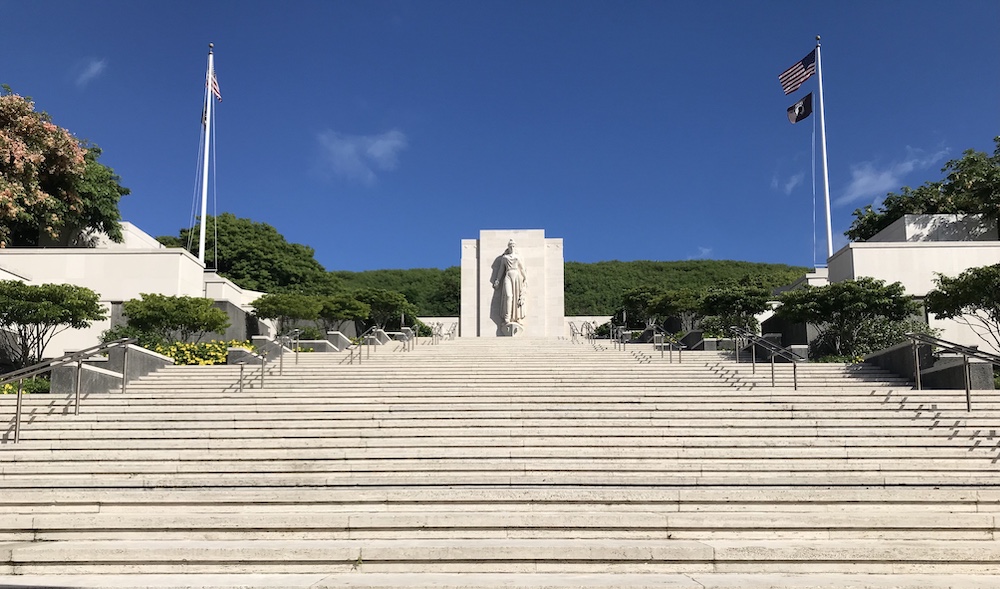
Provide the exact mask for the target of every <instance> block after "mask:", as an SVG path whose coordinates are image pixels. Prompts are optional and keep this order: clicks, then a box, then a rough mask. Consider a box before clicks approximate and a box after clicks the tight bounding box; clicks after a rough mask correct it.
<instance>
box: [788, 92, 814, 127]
mask: <svg viewBox="0 0 1000 589" xmlns="http://www.w3.org/2000/svg"><path fill="white" fill-rule="evenodd" d="M812 112H813V95H812V92H810V93H809V94H806V95H805V96H803V97H802V100H800V101H798V102H796V103H795V104H793V105H792V106H789V107H788V122H789V123H792V124H795V123H797V122H799V121H801V120H802V119H804V118H806V117H808V116H809V115H811V114H812Z"/></svg>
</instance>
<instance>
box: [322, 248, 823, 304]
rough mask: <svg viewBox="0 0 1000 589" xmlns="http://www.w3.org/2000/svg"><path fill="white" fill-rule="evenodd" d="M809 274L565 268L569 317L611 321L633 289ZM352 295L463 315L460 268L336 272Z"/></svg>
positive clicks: (602, 265)
mask: <svg viewBox="0 0 1000 589" xmlns="http://www.w3.org/2000/svg"><path fill="white" fill-rule="evenodd" d="M808 270H809V269H808V268H804V267H801V266H787V265H785V264H757V263H753V262H732V261H725V260H692V261H685V262H650V261H639V262H617V261H614V262H597V263H594V264H584V263H581V262H567V263H566V283H565V284H566V314H567V315H610V314H611V313H613V312H614V310H615V309H616V308H618V307H619V306H620V305H621V303H622V293H623V292H624V291H626V290H628V289H633V288H643V287H645V288H654V289H665V290H675V289H682V288H690V289H694V290H707V289H708V288H709V287H713V286H725V285H727V284H731V283H736V282H739V281H740V280H742V279H752V280H754V282H758V283H760V284H761V285H762V286H767V287H771V288H773V287H777V286H782V285H785V284H789V283H791V282H793V281H795V280H796V279H798V278H799V277H801V276H802V275H803V274H805V273H806V272H807V271H808ZM331 274H333V275H334V276H335V277H337V278H339V279H340V280H341V281H343V284H344V286H345V287H347V288H348V289H356V288H363V287H369V286H370V287H376V288H384V289H387V290H395V291H398V292H401V293H403V294H404V295H406V299H407V300H408V301H410V302H411V303H413V304H414V305H416V306H417V308H418V309H420V313H421V314H423V315H433V316H440V315H458V312H459V298H460V276H459V268H458V267H457V266H453V267H451V268H448V269H447V270H438V269H436V268H419V269H414V270H372V271H369V272H332V273H331Z"/></svg>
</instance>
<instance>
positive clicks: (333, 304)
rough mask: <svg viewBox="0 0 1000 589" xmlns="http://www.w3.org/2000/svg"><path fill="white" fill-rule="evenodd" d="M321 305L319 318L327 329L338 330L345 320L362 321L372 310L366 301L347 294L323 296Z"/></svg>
mask: <svg viewBox="0 0 1000 589" xmlns="http://www.w3.org/2000/svg"><path fill="white" fill-rule="evenodd" d="M322 305H323V306H322V308H321V309H320V311H319V318H320V320H321V321H323V327H324V328H325V329H326V330H327V331H332V330H339V329H340V328H341V326H342V325H343V324H344V323H345V322H347V321H363V320H365V319H367V318H368V316H369V315H370V314H371V311H372V308H371V306H369V305H368V304H367V303H362V302H361V301H359V300H357V299H356V298H354V297H353V296H351V295H348V294H341V295H335V296H329V297H323V299H322Z"/></svg>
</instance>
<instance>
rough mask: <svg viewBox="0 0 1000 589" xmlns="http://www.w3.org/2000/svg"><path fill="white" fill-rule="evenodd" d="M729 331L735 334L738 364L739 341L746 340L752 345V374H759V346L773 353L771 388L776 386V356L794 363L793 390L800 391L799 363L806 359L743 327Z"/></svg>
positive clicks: (734, 342)
mask: <svg viewBox="0 0 1000 589" xmlns="http://www.w3.org/2000/svg"><path fill="white" fill-rule="evenodd" d="M729 330H730V331H731V332H732V334H733V355H734V356H736V363H737V364H739V362H740V345H739V344H738V343H737V340H738V339H745V340H747V341H748V342H749V343H750V362H751V373H752V374H757V346H760V347H762V348H764V349H765V350H767V351H769V352H771V386H772V387H773V386H776V384H775V378H774V358H775V356H781V357H782V358H784V359H785V360H788V361H789V362H791V363H792V388H794V389H795V390H799V362H805V361H806V359H805V358H803V357H802V356H799V355H798V354H796V353H795V352H793V351H791V350H789V349H788V348H783V347H781V346H779V345H778V344H776V343H774V342H772V341H769V340H767V339H765V338H763V337H761V336H759V335H757V334H756V333H753V332H751V331H747V330H746V329H743V328H742V327H737V326H735V325H733V326H731V327H730V328H729Z"/></svg>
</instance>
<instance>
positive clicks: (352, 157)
mask: <svg viewBox="0 0 1000 589" xmlns="http://www.w3.org/2000/svg"><path fill="white" fill-rule="evenodd" d="M319 142H320V145H321V146H322V147H323V152H324V153H323V155H324V158H325V160H326V163H327V164H328V165H329V166H330V168H331V169H332V170H333V172H334V173H335V174H337V175H338V176H342V177H344V178H347V179H349V180H354V181H357V182H361V183H363V184H371V183H373V182H375V180H376V179H377V176H376V173H375V172H376V171H386V170H392V169H395V167H396V165H397V164H398V162H399V158H398V155H399V152H401V151H402V150H404V149H406V147H407V141H406V135H404V134H403V132H402V131H399V130H398V129H393V130H392V131H388V132H386V133H382V134H381V135H345V134H343V133H338V132H337V131H326V132H323V133H320V135H319Z"/></svg>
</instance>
